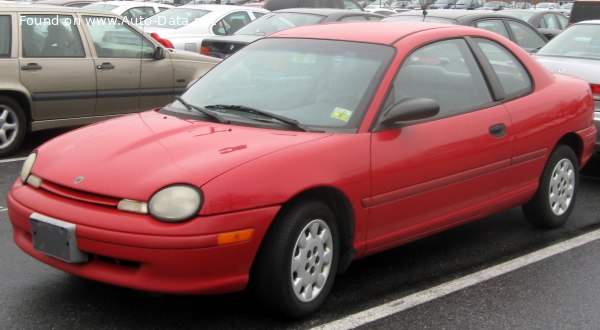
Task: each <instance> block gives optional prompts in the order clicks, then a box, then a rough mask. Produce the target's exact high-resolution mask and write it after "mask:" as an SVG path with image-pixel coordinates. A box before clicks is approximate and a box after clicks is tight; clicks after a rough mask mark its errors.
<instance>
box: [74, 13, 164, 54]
mask: <svg viewBox="0 0 600 330" xmlns="http://www.w3.org/2000/svg"><path fill="white" fill-rule="evenodd" d="M84 17H85V19H84V22H85V25H86V26H87V29H88V31H89V32H90V35H91V36H92V41H93V43H94V48H95V49H96V54H97V55H98V57H100V58H152V56H153V54H154V45H153V44H152V43H150V42H149V41H148V40H146V38H144V37H143V36H142V35H141V34H140V33H138V32H137V31H135V30H134V29H133V28H131V27H130V26H128V25H127V24H124V23H123V22H122V21H115V20H113V19H112V18H108V17H102V16H84Z"/></svg>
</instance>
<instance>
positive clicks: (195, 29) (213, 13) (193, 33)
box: [138, 5, 269, 53]
mask: <svg viewBox="0 0 600 330" xmlns="http://www.w3.org/2000/svg"><path fill="white" fill-rule="evenodd" d="M267 13H269V11H268V10H265V9H263V8H255V7H249V6H232V5H184V6H180V7H176V8H171V9H168V10H165V11H163V12H160V13H158V14H156V15H154V16H152V17H150V18H149V19H147V20H144V22H143V23H142V24H139V25H138V26H139V27H140V28H141V29H142V30H143V31H144V32H146V33H148V34H150V35H151V36H152V37H153V38H155V39H156V40H158V41H159V42H160V43H161V44H162V45H164V46H165V47H167V48H176V49H182V50H187V51H191V52H195V53H198V52H199V51H200V45H201V43H202V40H203V39H204V38H208V37H214V36H225V35H232V34H233V33H235V32H237V31H238V30H239V29H241V28H242V27H244V26H245V25H246V24H248V23H250V22H252V21H254V20H255V19H257V18H259V17H261V16H263V15H265V14H267Z"/></svg>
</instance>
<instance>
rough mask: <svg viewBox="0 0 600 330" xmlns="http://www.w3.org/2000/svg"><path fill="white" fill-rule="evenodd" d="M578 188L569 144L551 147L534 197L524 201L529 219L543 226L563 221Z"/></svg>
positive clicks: (575, 164) (572, 153) (577, 175)
mask: <svg viewBox="0 0 600 330" xmlns="http://www.w3.org/2000/svg"><path fill="white" fill-rule="evenodd" d="M578 188H579V162H578V160H577V156H576V155H575V152H574V151H573V149H572V148H571V147H568V146H566V145H559V146H557V147H556V149H554V151H553V152H552V154H551V155H550V158H548V162H547V163H546V167H544V171H543V172H542V176H541V177H540V184H539V187H538V190H537V191H536V193H535V195H534V196H533V198H532V199H531V200H530V201H529V202H528V203H526V204H524V205H523V213H524V214H525V217H526V218H527V220H528V221H529V222H531V223H532V224H534V225H536V226H539V227H543V228H556V227H558V226H561V225H563V224H564V223H565V222H566V221H567V219H568V218H569V215H570V214H571V212H572V211H573V208H574V206H575V198H576V196H577V190H578Z"/></svg>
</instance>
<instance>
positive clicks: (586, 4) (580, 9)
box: [569, 1, 600, 23]
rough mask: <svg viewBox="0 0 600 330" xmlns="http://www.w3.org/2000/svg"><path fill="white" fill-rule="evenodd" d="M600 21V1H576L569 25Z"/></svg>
mask: <svg viewBox="0 0 600 330" xmlns="http://www.w3.org/2000/svg"><path fill="white" fill-rule="evenodd" d="M592 19H600V1H575V3H574V4H573V8H571V15H570V16H569V23H577V22H581V21H587V20H592Z"/></svg>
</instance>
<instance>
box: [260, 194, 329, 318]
mask: <svg viewBox="0 0 600 330" xmlns="http://www.w3.org/2000/svg"><path fill="white" fill-rule="evenodd" d="M338 255H339V243H338V229H337V224H336V222H335V217H334V215H333V213H332V212H331V210H330V209H329V207H327V205H325V204H324V203H322V202H320V201H314V200H311V201H302V202H298V203H296V204H294V205H292V206H291V207H289V208H288V209H287V210H285V211H284V212H283V213H282V214H281V215H280V216H279V217H278V218H277V219H276V220H275V222H274V223H273V227H272V228H271V229H270V230H269V232H268V234H267V236H266V237H265V240H264V242H263V245H262V246H261V250H260V251H259V255H258V256H257V259H256V263H255V265H254V268H253V272H252V288H253V291H254V294H255V296H256V298H257V300H258V301H259V302H260V303H261V305H262V306H263V308H266V309H267V311H269V312H271V313H273V314H277V315H281V316H286V317H302V316H305V315H307V314H310V313H312V312H314V311H316V310H317V309H319V308H320V307H321V306H322V305H323V303H324V301H325V299H326V298H327V296H328V295H329V292H330V291H331V288H332V287H333V282H334V279H335V276H336V273H337V267H338Z"/></svg>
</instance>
